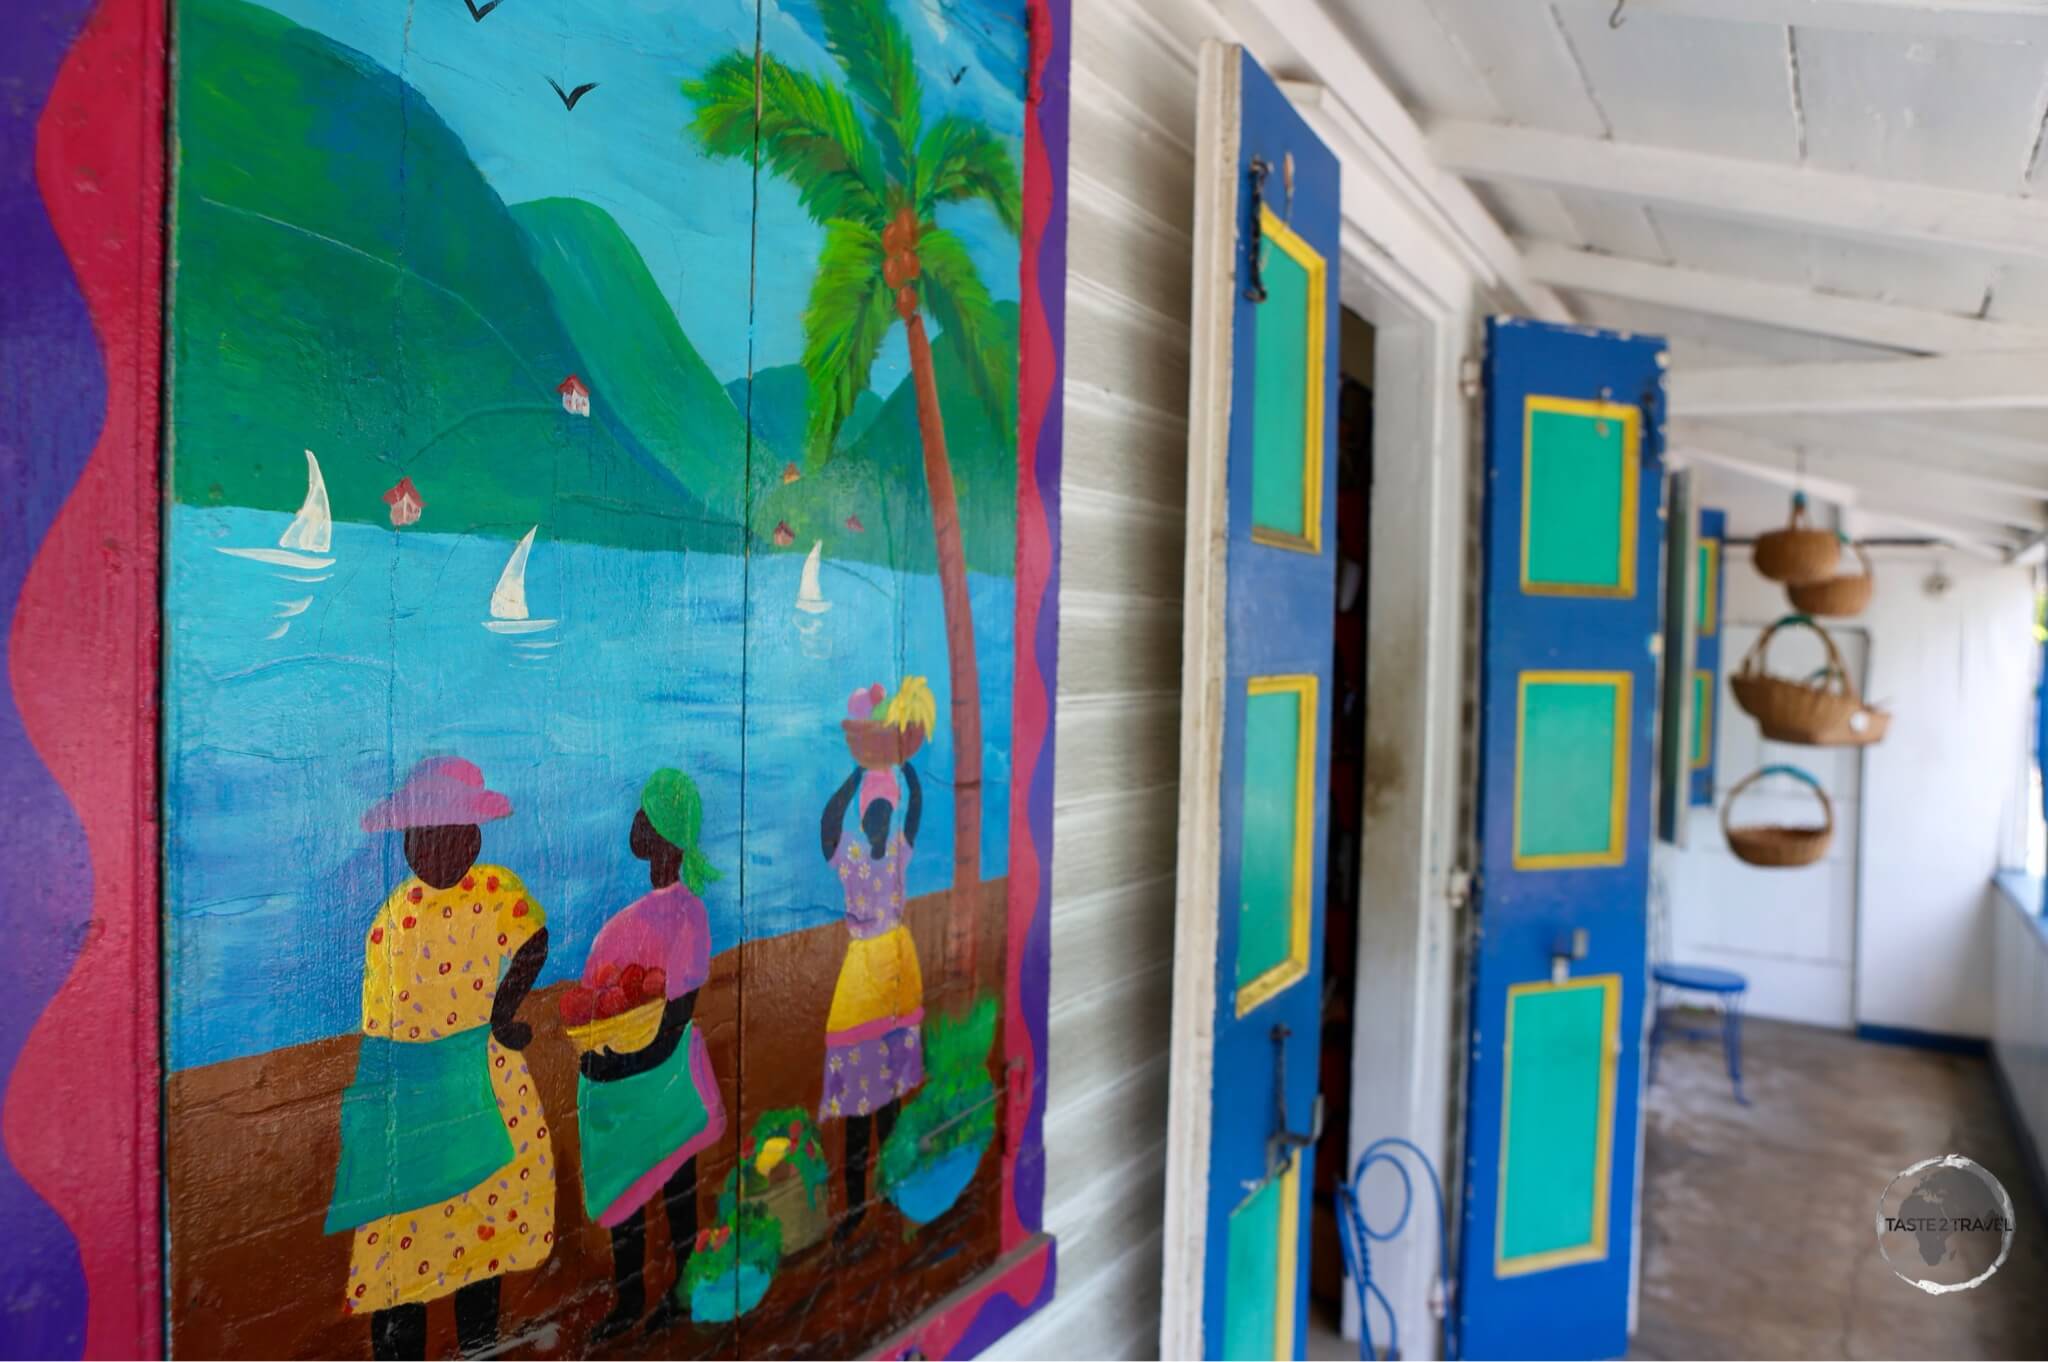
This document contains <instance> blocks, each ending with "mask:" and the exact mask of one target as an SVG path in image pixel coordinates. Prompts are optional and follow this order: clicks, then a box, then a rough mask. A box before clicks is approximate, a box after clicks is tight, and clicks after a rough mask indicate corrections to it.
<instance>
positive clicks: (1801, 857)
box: [1721, 766, 1835, 868]
mask: <svg viewBox="0 0 2048 1362" xmlns="http://www.w3.org/2000/svg"><path fill="white" fill-rule="evenodd" d="M1765 776H1791V777H1792V778H1793V779H1794V780H1797V781H1800V782H1802V783H1804V784H1805V785H1806V786H1808V787H1809V788H1810V789H1812V791H1813V794H1814V798H1816V799H1818V800H1820V816H1821V822H1820V826H1819V827H1813V826H1810V825H1807V826H1800V827H1788V826H1784V825H1781V824H1774V823H1752V824H1750V825H1748V826H1746V827H1740V828H1738V827H1736V826H1735V825H1734V823H1733V822H1732V821H1731V820H1730V817H1729V815H1730V814H1731V813H1732V812H1733V811H1734V808H1735V801H1736V799H1737V797H1739V796H1740V795H1741V794H1742V792H1743V791H1744V790H1747V789H1748V788H1749V787H1750V786H1752V785H1754V784H1756V783H1757V782H1758V781H1759V780H1762V779H1763V778H1764V777H1765ZM1721 831H1722V833H1723V834H1724V835H1725V836H1726V837H1727V838H1728V849H1729V850H1730V851H1732V852H1734V853H1735V855H1736V857H1737V859H1739V860H1743V861H1747V862H1748V863H1749V864H1751V865H1761V866H1770V867H1774V868H1775V867H1783V866H1797V865H1812V864H1813V863H1814V862H1815V861H1817V860H1819V859H1820V858H1821V857H1823V856H1825V855H1827V853H1828V844H1829V843H1830V842H1832V841H1833V840H1834V838H1835V806H1834V804H1833V803H1832V802H1831V801H1830V800H1829V799H1828V792H1827V791H1826V790H1823V789H1822V788H1821V787H1820V782H1819V781H1818V780H1815V779H1814V778H1813V777H1812V776H1811V775H1808V774H1807V773H1806V772H1805V771H1802V770H1800V769H1799V768H1798V767H1797V766H1763V767H1759V768H1758V769H1756V770H1754V771H1751V772H1750V773H1749V774H1748V775H1746V776H1744V777H1743V778H1742V779H1741V780H1740V781H1739V782H1737V783H1736V786H1735V788H1734V789H1732V790H1730V791H1729V792H1728V800H1727V802H1726V803H1724V804H1722V805H1721Z"/></svg>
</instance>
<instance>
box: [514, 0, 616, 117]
mask: <svg viewBox="0 0 2048 1362" xmlns="http://www.w3.org/2000/svg"><path fill="white" fill-rule="evenodd" d="M502 2H503V0H500V3H502ZM548 84H550V85H554V87H555V95H556V96H557V97H558V98H559V99H560V100H561V101H562V107H563V108H565V109H570V110H574V109H575V107H576V102H577V101H578V100H580V99H582V98H583V96H585V95H587V94H589V93H590V92H591V91H592V90H595V89H596V88H597V82H596V81H594V80H593V81H586V82H585V83H583V84H582V85H579V86H577V87H576V88H575V89H573V90H564V89H563V88H562V87H561V86H560V85H556V84H555V78H554V77H553V76H549V77H548Z"/></svg>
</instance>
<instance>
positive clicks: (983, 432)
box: [749, 302, 1017, 576]
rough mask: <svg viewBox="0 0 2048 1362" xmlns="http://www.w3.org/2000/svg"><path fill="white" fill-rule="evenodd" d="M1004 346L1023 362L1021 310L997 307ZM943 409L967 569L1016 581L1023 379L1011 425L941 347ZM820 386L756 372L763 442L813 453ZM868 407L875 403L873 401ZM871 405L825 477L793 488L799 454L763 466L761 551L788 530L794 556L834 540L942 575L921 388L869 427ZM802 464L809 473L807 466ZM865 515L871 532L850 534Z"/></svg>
mask: <svg viewBox="0 0 2048 1362" xmlns="http://www.w3.org/2000/svg"><path fill="white" fill-rule="evenodd" d="M995 312H996V321H997V326H998V332H997V341H996V343H997V344H998V345H1001V346H1003V347H1006V349H1007V352H1008V353H1011V354H1014V353H1016V345H1017V305H1016V304H1015V303H1010V302H1004V303H997V304H996V306H995ZM934 369H935V372H936V377H937V381H938V388H939V409H940V411H941V412H943V413H944V416H945V423H946V446H947V455H948V457H949V460H950V462H951V463H952V465H953V480H954V484H955V487H956V488H957V490H958V493H959V499H960V532H961V536H962V538H963V539H964V540H965V541H966V547H967V566H968V567H969V568H971V569H972V570H974V571H976V572H988V573H997V574H1000V575H1003V576H1008V575H1010V574H1011V573H1012V572H1014V571H1015V570H1016V558H1017V515H1016V505H1017V439H1016V435H1015V431H1016V429H1017V399H1016V384H1015V380H1014V378H1013V379H1012V380H1011V382H1010V384H1009V385H1008V387H1007V389H1006V390H1005V395H1006V400H1005V401H1004V403H1003V407H1004V415H1003V421H1004V424H1003V425H1002V426H1001V427H999V426H998V425H997V424H996V422H994V421H992V420H991V419H990V417H989V412H988V408H987V406H986V405H985V404H984V403H983V402H982V401H981V399H980V398H979V397H978V396H977V395H976V394H975V392H974V390H973V389H972V387H971V386H970V385H969V381H968V378H967V375H966V374H965V373H963V372H961V366H960V364H959V363H958V361H957V360H956V359H955V357H954V355H953V351H952V347H950V346H935V347H934ZM808 400H809V390H808V386H807V385H806V383H805V380H804V374H803V370H802V368H801V367H800V366H797V365H788V366H784V367H781V368H774V369H765V370H762V371H761V372H760V373H758V374H756V375H755V388H754V393H753V402H752V408H751V412H752V420H753V424H754V431H755V435H756V437H757V440H758V441H759V442H760V443H761V444H764V445H767V446H768V447H769V448H770V449H773V439H772V437H773V436H774V435H778V434H779V435H780V436H781V438H783V439H786V440H789V441H790V443H789V444H788V445H786V446H785V448H786V449H789V450H796V449H800V448H801V447H802V446H801V434H802V431H803V429H804V423H805V420H806V415H805V411H806V403H807V402H808ZM861 405H862V406H864V405H865V399H864V400H863V403H862V404H861ZM860 414H861V406H856V408H855V420H854V421H850V422H849V423H848V424H849V425H851V426H853V427H854V428H855V429H856V430H858V431H859V434H858V437H857V438H855V439H853V440H852V441H851V442H850V443H848V444H846V445H845V446H843V452H841V453H839V454H837V455H834V456H833V458H832V459H831V460H830V461H828V462H827V463H826V464H825V466H824V467H823V468H822V469H816V470H811V469H806V470H804V471H803V472H802V474H801V475H800V477H799V478H798V480H797V481H795V482H792V483H784V482H783V480H782V478H783V467H784V463H785V461H797V459H798V456H797V455H796V454H793V453H784V452H782V451H780V450H777V451H775V452H774V453H773V455H772V457H768V458H763V457H760V454H759V452H757V454H756V457H755V459H754V462H753V469H754V505H753V514H752V515H751V516H750V517H749V521H750V527H751V529H752V531H753V540H754V542H755V543H756V544H757V545H763V546H767V545H772V544H773V539H772V536H773V534H774V531H775V528H776V526H778V525H785V524H786V525H788V526H789V528H790V532H791V534H792V535H793V536H794V542H792V543H791V544H790V545H789V546H788V548H789V550H790V551H792V552H802V551H805V550H808V549H809V547H810V546H811V544H812V543H814V542H817V541H820V540H822V541H823V542H824V544H825V549H826V552H827V553H829V554H831V555H832V556H834V557H839V558H856V559H864V560H867V561H870V562H887V563H889V564H891V565H893V566H895V567H899V568H905V569H908V570H910V571H915V572H933V571H936V570H937V568H938V558H937V552H936V550H935V549H934V548H933V545H932V521H931V515H932V511H931V497H930V495H929V494H928V492H927V491H926V488H925V477H924V454H923V448H924V446H923V444H922V442H921V441H920V439H919V437H918V430H917V392H916V389H915V387H914V386H913V384H912V382H911V380H910V379H908V378H906V379H904V380H903V381H902V382H901V383H900V384H898V385H897V387H896V391H895V392H893V393H891V394H890V395H889V397H888V399H887V400H886V401H884V402H882V403H881V404H880V405H879V406H878V407H877V408H875V410H874V414H873V415H872V417H870V418H868V419H867V420H866V421H865V423H864V427H865V428H862V425H861V424H857V423H858V422H859V417H860ZM799 467H801V464H800V463H799ZM849 516H852V517H856V518H857V519H858V520H859V522H860V524H861V529H860V530H858V531H855V530H853V529H851V528H850V527H849V526H848V525H847V518H848V517H849Z"/></svg>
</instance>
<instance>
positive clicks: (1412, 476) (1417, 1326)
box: [1283, 82, 1479, 1358]
mask: <svg viewBox="0 0 2048 1362" xmlns="http://www.w3.org/2000/svg"><path fill="white" fill-rule="evenodd" d="M1283 88H1284V89H1285V90H1286V91H1287V94H1288V96H1289V98H1290V99H1292V100H1293V101H1294V104H1295V106H1296V108H1297V109H1299V110H1300V111H1301V113H1302V115H1303V117H1304V118H1305V119H1306V120H1307V122H1308V123H1309V126H1310V127H1311V128H1313V129H1314V130H1315V132H1316V134H1317V135H1318V136H1320V137H1321V138H1322V139H1323V140H1324V141H1325V142H1326V143H1328V144H1329V145H1330V146H1331V148H1332V149H1334V150H1335V151H1336V152H1337V154H1338V156H1339V158H1340V159H1341V160H1342V162H1343V171H1344V181H1343V205H1344V235H1343V266H1342V278H1341V284H1340V292H1341V294H1342V298H1343V302H1344V306H1346V307H1348V308H1350V309H1351V310H1352V311H1354V312H1356V313H1358V314H1359V315H1360V316H1362V317H1364V318H1365V319H1366V320H1367V321H1368V322H1370V323H1371V324H1372V327H1373V330H1374V364H1373V489H1372V545H1371V561H1370V564H1369V569H1368V575H1367V590H1368V593H1369V597H1368V599H1369V607H1368V608H1369V615H1368V618H1367V624H1366V715H1365V729H1366V731H1365V748H1364V750H1365V798H1364V800H1363V809H1364V827H1363V837H1362V845H1361V861H1360V892H1359V920H1358V955H1357V962H1356V968H1357V974H1356V977H1357V991H1356V995H1355V998H1354V1003H1353V1014H1352V1015H1353V1029H1352V1056H1351V1075H1352V1080H1351V1081H1352V1091H1351V1128H1350V1131H1349V1132H1348V1151H1349V1152H1348V1154H1347V1158H1346V1168H1345V1173H1346V1175H1347V1176H1348V1174H1349V1171H1350V1166H1351V1165H1352V1164H1353V1163H1355V1161H1356V1160H1357V1158H1358V1155H1359V1154H1360V1152H1361V1151H1363V1150H1364V1148H1365V1147H1366V1146H1367V1145H1368V1144H1370V1143H1371V1142H1372V1141H1374V1140H1376V1139H1379V1138H1380V1137H1382V1136H1386V1135H1401V1136H1405V1137H1407V1138H1409V1139H1411V1140H1413V1141H1415V1142H1416V1143H1417V1144H1418V1145H1420V1146H1421V1147H1422V1148H1424V1149H1425V1150H1428V1151H1429V1152H1430V1155H1431V1157H1432V1159H1433V1160H1434V1162H1435V1163H1436V1166H1437V1169H1438V1171H1439V1173H1440V1174H1441V1175H1442V1177H1443V1179H1444V1184H1445V1192H1446V1195H1448V1196H1455V1194H1456V1193H1455V1190H1454V1189H1455V1187H1456V1186H1457V1178H1456V1171H1457V1170H1456V1168H1455V1164H1456V1161H1457V1157H1458V1151H1459V1149H1460V1148H1461V1147H1462V1143H1463V1141H1462V1138H1461V1131H1460V1129H1459V1124H1458V1122H1459V1115H1458V1113H1459V1110H1460V1109H1461V1105H1462V1104H1461V1100H1460V1093H1459V1084H1460V1080H1461V1078H1462V1071H1463V1065H1462V1063H1461V1056H1462V1054H1463V1046H1462V1044H1461V1043H1460V1042H1461V1038H1462V1036H1463V1034H1464V1012H1463V1007H1462V999H1463V991H1462V989H1461V987H1460V986H1459V982H1458V981H1459V979H1460V978H1461V969H1462V957H1463V951H1462V948H1461V943H1462V933H1461V932H1460V930H1459V929H1460V926H1461V924H1462V922H1463V893H1462V885H1463V877H1462V875H1461V874H1460V870H1461V866H1462V863H1463V861H1464V858H1465V851H1466V848H1467V846H1468V845H1469V841H1470V837H1469V830H1468V828H1467V827H1466V823H1467V821H1468V820H1467V819H1466V818H1465V817H1464V809H1463V806H1462V803H1461V798H1460V791H1461V790H1462V789H1463V788H1464V787H1465V786H1466V784H1467V783H1468V782H1467V780H1466V779H1465V777H1466V774H1467V773H1466V772H1465V771H1464V770H1463V766H1464V762H1465V756H1464V744H1463V741H1462V737H1463V724H1464V709H1465V705H1464V701H1465V697H1466V694H1467V691H1468V690H1469V689H1470V686H1471V676H1470V672H1469V668H1468V665H1467V662H1468V652H1467V640H1468V638H1469V636H1470V629H1471V626H1472V624H1473V622H1474V621H1473V616H1472V613H1471V611H1470V610H1469V609H1468V608H1467V602H1466V596H1467V579H1468V577H1469V575H1470V574H1469V572H1468V564H1469V553H1470V547H1471V531H1472V523H1473V522H1472V518H1471V515H1470V507H1471V495H1470V493H1471V480H1470V477H1469V471H1470V468H1471V461H1472V455H1473V451H1474V441H1475V439H1476V432H1477V427H1476V423H1475V420H1474V412H1475V411H1476V407H1475V406H1474V405H1473V404H1472V402H1471V400H1470V399H1469V398H1468V397H1467V395H1466V393H1465V391H1464V379H1465V370H1466V363H1465V361H1466V359H1467V357H1468V356H1471V357H1476V355H1477V353H1478V325H1479V318H1478V313H1477V310H1476V307H1475V297H1474V295H1475V294H1476V292H1477V289H1476V287H1475V280H1474V279H1473V277H1472V276H1471V275H1470V274H1469V273H1467V272H1466V271H1465V270H1463V269H1462V268H1454V269H1451V270H1443V269H1441V268H1439V269H1435V270H1429V269H1426V268H1418V265H1423V264H1432V263H1438V261H1439V260H1440V258H1441V257H1440V255H1439V254H1438V252H1432V251H1428V250H1426V249H1425V245H1426V243H1425V242H1424V241H1422V240H1421V239H1420V238H1419V234H1418V226H1419V223H1418V218H1419V217H1420V214H1418V213H1417V211H1416V208H1415V205H1414V204H1412V203H1410V202H1408V201H1406V200H1405V199H1404V197H1403V196H1402V195H1400V194H1398V193H1396V194H1390V193H1389V186H1388V183H1387V177H1386V175H1385V173H1384V167H1383V166H1381V165H1376V164H1375V163H1374V162H1375V161H1376V160H1377V159H1378V158H1376V157H1374V156H1373V155H1372V154H1371V149H1372V144H1371V141H1370V139H1369V138H1367V137H1366V136H1365V134H1364V130H1363V129H1362V128H1360V127H1359V126H1358V124H1357V122H1356V120H1355V119H1353V118H1351V117H1350V116H1349V114H1348V112H1347V111H1346V110H1345V108H1344V107H1343V106H1342V105H1341V104H1339V103H1337V102H1336V101H1334V100H1332V99H1330V98H1328V97H1327V95H1326V92H1325V91H1323V90H1322V89H1321V88H1320V87H1316V86H1304V85H1296V84H1292V83H1287V82H1283ZM1438 249H1439V251H1440V250H1441V248H1438ZM1411 1171H1413V1170H1411ZM1414 1184H1415V1192H1416V1195H1417V1202H1416V1204H1415V1205H1414V1207H1413V1208H1412V1215H1411V1216H1410V1219H1409V1228H1408V1230H1406V1231H1405V1232H1404V1233H1403V1234H1402V1235H1401V1236H1400V1237H1399V1238H1398V1239H1396V1240H1394V1241H1393V1242H1391V1243H1387V1244H1382V1245H1377V1246H1375V1251H1374V1254H1373V1273H1374V1280H1375V1282H1376V1283H1377V1284H1378V1285H1379V1287H1380V1289H1381V1290H1383V1291H1384V1292H1386V1294H1387V1299H1388V1300H1389V1301H1390V1302H1391V1303H1392V1304H1393V1308H1394V1310H1395V1311H1396V1312H1397V1313H1398V1314H1399V1316H1400V1318H1401V1320H1402V1322H1403V1324H1404V1326H1405V1327H1404V1331H1403V1334H1402V1352H1403V1354H1404V1355H1405V1356H1408V1357H1415V1358H1433V1357H1436V1356H1438V1355H1439V1352H1438V1350H1439V1348H1440V1346H1441V1340H1440V1337H1439V1335H1438V1332H1437V1329H1436V1328H1435V1325H1436V1323H1437V1315H1436V1308H1437V1307H1438V1306H1439V1305H1440V1304H1441V1303H1442V1301H1443V1299H1444V1297H1443V1295H1442V1294H1441V1292H1440V1290H1439V1288H1438V1286H1437V1272H1438V1265H1439V1263H1440V1261H1441V1259H1440V1258H1439V1252H1440V1249H1439V1244H1438V1239H1437V1235H1438V1231H1437V1227H1436V1224H1435V1223H1434V1221H1435V1215H1434V1212H1435V1207H1434V1206H1433V1205H1432V1204H1430V1199H1429V1192H1428V1190H1427V1187H1426V1186H1425V1179H1423V1178H1422V1177H1421V1176H1420V1175H1419V1174H1418V1175H1417V1176H1415V1178H1414ZM1400 1198H1401V1189H1400V1184H1399V1179H1398V1177H1397V1176H1396V1175H1395V1174H1394V1173H1392V1172H1391V1171H1386V1170H1383V1171H1380V1172H1377V1173H1376V1174H1375V1175H1374V1177H1373V1178H1372V1179H1370V1180H1369V1182H1368V1185H1367V1189H1366V1197H1365V1207H1364V1209H1365V1214H1366V1215H1367V1216H1368V1218H1370V1219H1371V1220H1372V1222H1373V1223H1374V1225H1375V1226H1385V1225H1387V1224H1390V1223H1391V1222H1392V1220H1393V1218H1394V1217H1395V1216H1397V1215H1398V1214H1399V1206H1400ZM1455 1209H1456V1206H1455V1202H1453V1203H1452V1204H1451V1205H1449V1206H1447V1207H1446V1211H1447V1212H1448V1213H1450V1221H1451V1225H1452V1227H1453V1232H1455V1226H1456V1223H1457V1219H1456V1214H1455ZM1373 1328H1374V1330H1375V1333H1376V1336H1377V1338H1378V1340H1379V1342H1380V1344H1381V1345H1382V1346H1384V1345H1385V1343H1386V1324H1385V1322H1384V1321H1382V1320H1377V1319H1376V1320H1375V1321H1374V1324H1373ZM1344 1332H1345V1334H1346V1336H1347V1337H1356V1336H1357V1333H1358V1319H1357V1308H1356V1305H1355V1304H1354V1302H1353V1300H1352V1299H1350V1298H1349V1297H1347V1299H1346V1301H1345V1306H1344Z"/></svg>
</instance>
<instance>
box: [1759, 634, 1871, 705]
mask: <svg viewBox="0 0 2048 1362" xmlns="http://www.w3.org/2000/svg"><path fill="white" fill-rule="evenodd" d="M1794 626H1797V627H1801V628H1806V629H1811V630H1813V632H1814V633H1816V634H1819V635H1820V642H1821V646H1822V647H1823V648H1826V649H1827V650H1828V664H1827V666H1826V667H1825V668H1823V669H1822V670H1823V671H1824V672H1825V673H1826V675H1827V677H1828V679H1829V680H1831V681H1833V682H1834V683H1835V689H1836V691H1837V692H1839V693H1840V694H1842V695H1845V696H1848V697H1850V698H1852V699H1854V698H1856V690H1855V688H1854V687H1853V686H1851V685H1850V684H1849V667H1848V664H1847V663H1845V662H1843V661H1842V653H1841V650H1840V649H1839V648H1837V647H1835V640H1834V639H1833V638H1832V637H1830V636H1829V634H1828V631H1827V630H1825V629H1823V628H1821V627H1820V625H1819V624H1817V623H1816V622H1815V621H1814V618H1813V616H1811V615H1785V616H1783V617H1781V618H1780V619H1778V620H1776V621H1775V622H1774V623H1772V625H1771V627H1770V628H1768V629H1766V630H1764V631H1763V632H1762V633H1761V634H1758V635H1757V636H1756V642H1754V643H1752V644H1750V645H1749V651H1748V652H1746V653H1744V654H1743V655H1742V666H1741V667H1739V668H1738V669H1737V670H1738V671H1739V672H1740V673H1741V674H1742V675H1744V676H1759V675H1762V674H1763V670H1764V663H1765V661H1766V660H1767V658H1768V657H1769V654H1770V647H1771V639H1772V637H1773V636H1775V635H1776V634H1777V632H1778V631H1779V630H1780V629H1786V628H1791V627H1794Z"/></svg>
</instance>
